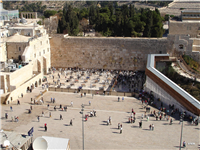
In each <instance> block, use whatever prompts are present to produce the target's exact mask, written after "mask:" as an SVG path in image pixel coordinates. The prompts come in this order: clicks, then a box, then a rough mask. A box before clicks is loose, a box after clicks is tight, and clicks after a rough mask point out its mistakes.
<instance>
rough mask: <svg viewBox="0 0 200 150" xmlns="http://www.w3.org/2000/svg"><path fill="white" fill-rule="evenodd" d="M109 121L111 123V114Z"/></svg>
mask: <svg viewBox="0 0 200 150" xmlns="http://www.w3.org/2000/svg"><path fill="white" fill-rule="evenodd" d="M109 123H110V125H111V116H109Z"/></svg>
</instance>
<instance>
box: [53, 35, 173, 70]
mask: <svg viewBox="0 0 200 150" xmlns="http://www.w3.org/2000/svg"><path fill="white" fill-rule="evenodd" d="M51 37H52V38H51V39H50V45H51V66H52V67H57V68H59V67H62V68H66V67H80V68H96V69H102V68H104V69H119V70H145V68H146V62H147V55H148V54H158V53H167V51H169V50H171V47H170V46H169V45H170V44H168V40H167V39H166V38H112V37H108V38H107V37H101V38H99V37H98V38H97V37H92V38H91V37H66V38H64V37H63V35H61V34H54V35H51Z"/></svg>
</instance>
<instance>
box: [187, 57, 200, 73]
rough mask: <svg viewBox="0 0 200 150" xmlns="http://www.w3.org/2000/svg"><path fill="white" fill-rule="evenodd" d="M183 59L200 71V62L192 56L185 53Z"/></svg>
mask: <svg viewBox="0 0 200 150" xmlns="http://www.w3.org/2000/svg"><path fill="white" fill-rule="evenodd" d="M183 59H184V61H185V62H186V63H187V65H189V66H190V67H191V68H192V69H194V70H195V71H198V72H199V71H200V70H199V64H198V63H197V62H196V61H194V60H193V59H192V58H191V57H190V56H187V55H183Z"/></svg>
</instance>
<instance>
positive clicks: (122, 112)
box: [1, 87, 200, 150]
mask: <svg viewBox="0 0 200 150" xmlns="http://www.w3.org/2000/svg"><path fill="white" fill-rule="evenodd" d="M41 90H42V88H41V87H38V88H37V89H34V90H33V92H32V93H28V94H26V95H24V98H19V100H20V102H21V105H17V104H16V102H14V103H13V104H10V105H2V106H1V108H2V109H1V115H2V116H1V128H2V129H4V130H12V131H16V132H20V133H23V134H27V132H28V130H29V129H30V128H31V127H34V134H33V136H34V139H35V138H37V137H38V136H43V135H46V136H54V137H62V138H69V139H70V146H71V149H72V150H75V149H82V115H81V114H80V113H79V112H80V111H81V104H85V105H86V106H85V110H84V115H85V114H88V113H89V112H90V111H92V110H93V109H95V110H96V111H97V117H89V119H88V121H87V122H84V132H85V134H84V135H85V149H140V150H141V149H148V150H149V149H152V150H155V149H170V150H172V149H179V143H180V133H181V125H180V124H179V120H174V122H173V125H169V122H168V121H166V120H161V121H156V119H155V118H154V117H150V120H149V121H147V119H146V118H144V119H142V120H143V124H142V128H139V127H138V126H139V121H140V120H141V115H142V114H144V112H145V110H144V109H143V108H142V104H141V102H140V101H139V100H137V99H135V98H132V97H125V100H124V102H122V100H120V102H118V100H117V98H118V97H117V96H99V95H98V96H97V95H95V96H94V97H93V98H92V96H91V95H89V94H88V95H86V97H82V98H81V97H80V94H74V93H64V92H47V93H45V94H44V95H43V98H44V105H32V107H33V110H32V113H31V114H28V113H27V112H28V109H29V108H30V106H31V104H30V102H31V101H30V99H31V97H33V98H34V97H35V96H36V95H38V94H39V92H40V91H41ZM51 97H53V98H55V99H56V103H55V104H53V103H51V101H50V98H51ZM71 101H73V107H71V106H68V110H67V112H65V111H61V110H60V109H57V110H56V111H54V110H53V108H54V106H55V105H56V106H57V108H59V105H60V104H62V105H63V106H65V105H70V103H71ZM89 101H91V106H89V105H88V102H89ZM47 104H50V108H49V110H48V109H47ZM11 105H12V106H13V112H11V111H10V106H11ZM132 108H133V109H134V111H135V112H136V122H135V123H133V124H131V123H127V122H128V117H129V116H130V114H131V113H130V112H131V109H132ZM154 110H156V109H155V108H152V107H151V111H154ZM42 111H44V117H40V122H38V120H37V116H38V115H40V116H41V115H42ZM156 111H158V110H156ZM6 112H7V113H8V116H9V117H8V119H7V120H6V119H5V118H4V114H5V113H6ZM49 112H51V115H52V117H51V118H50V117H49ZM60 114H62V116H63V120H60ZM11 116H18V117H19V122H18V123H17V122H11ZM109 116H111V118H112V125H108V126H107V123H106V121H107V119H108V118H109ZM71 119H73V126H69V122H70V120H71ZM45 123H47V127H48V129H47V130H48V131H47V132H44V124H45ZM118 123H122V125H123V133H122V134H119V130H118V128H117V125H118ZM150 124H154V125H155V129H154V131H150V130H149V125H150ZM199 130H200V128H199V126H193V125H189V124H188V123H187V122H184V123H183V140H185V141H186V143H187V147H186V148H184V149H198V145H199V143H200V142H199ZM191 143H194V145H191Z"/></svg>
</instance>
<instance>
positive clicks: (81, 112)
mask: <svg viewBox="0 0 200 150" xmlns="http://www.w3.org/2000/svg"><path fill="white" fill-rule="evenodd" d="M81 107H82V109H81V111H80V114H82V138H83V150H84V119H83V118H84V116H83V111H84V107H85V106H84V104H82V105H81Z"/></svg>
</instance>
